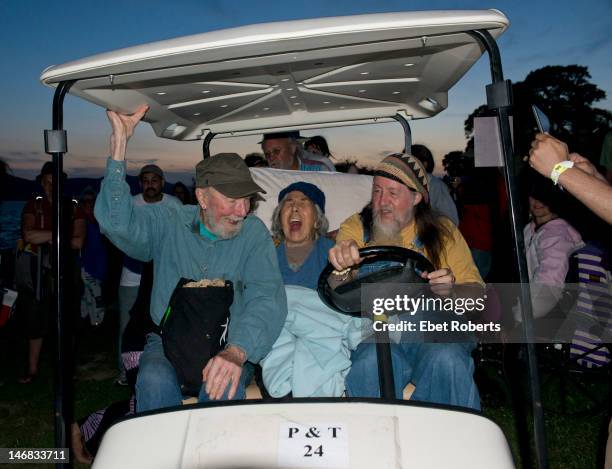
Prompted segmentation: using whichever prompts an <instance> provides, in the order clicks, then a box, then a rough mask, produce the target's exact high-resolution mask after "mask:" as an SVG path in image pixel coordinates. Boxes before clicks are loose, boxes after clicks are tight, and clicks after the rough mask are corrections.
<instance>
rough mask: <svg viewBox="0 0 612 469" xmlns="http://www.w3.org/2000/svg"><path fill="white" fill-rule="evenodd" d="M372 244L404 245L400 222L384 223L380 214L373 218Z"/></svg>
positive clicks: (374, 215)
mask: <svg viewBox="0 0 612 469" xmlns="http://www.w3.org/2000/svg"><path fill="white" fill-rule="evenodd" d="M372 244H375V245H378V246H400V247H401V246H402V236H401V229H400V226H399V222H397V221H396V220H393V223H386V224H385V223H382V222H381V221H380V217H379V216H378V214H373V219H372Z"/></svg>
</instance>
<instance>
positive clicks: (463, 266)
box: [336, 213, 484, 285]
mask: <svg viewBox="0 0 612 469" xmlns="http://www.w3.org/2000/svg"><path fill="white" fill-rule="evenodd" d="M442 223H443V224H444V226H445V227H446V228H447V229H448V230H449V231H450V233H451V237H450V239H447V240H446V243H445V244H444V250H443V252H442V253H441V255H440V263H441V267H440V268H442V269H444V268H447V269H450V270H451V271H452V273H453V275H454V276H455V281H456V282H457V283H480V284H481V285H484V282H483V281H482V278H481V277H480V273H478V269H477V268H476V265H475V264H474V260H473V259H472V253H471V252H470V248H468V245H467V243H466V242H465V239H463V236H462V235H461V232H460V231H459V230H458V229H457V227H456V226H455V225H454V224H453V223H452V222H451V221H450V220H447V219H443V220H442ZM400 235H401V237H402V247H404V248H406V249H411V250H413V251H416V252H418V253H420V254H422V255H424V256H425V257H427V258H428V259H429V255H428V254H427V251H426V249H425V248H424V247H422V246H417V245H416V244H415V238H416V231H415V223H414V221H413V222H412V223H411V224H410V225H408V226H407V227H405V228H404V229H403V230H402V231H401V233H400ZM349 239H352V240H354V241H355V242H356V243H357V246H359V247H360V248H362V247H365V246H366V243H365V242H364V240H363V225H362V224H361V218H360V216H359V214H358V213H356V214H355V215H353V216H351V217H349V218H348V219H346V220H345V221H344V222H343V223H342V225H340V231H339V232H338V236H336V243H339V242H340V241H344V240H349ZM367 245H371V244H370V243H368V244H367Z"/></svg>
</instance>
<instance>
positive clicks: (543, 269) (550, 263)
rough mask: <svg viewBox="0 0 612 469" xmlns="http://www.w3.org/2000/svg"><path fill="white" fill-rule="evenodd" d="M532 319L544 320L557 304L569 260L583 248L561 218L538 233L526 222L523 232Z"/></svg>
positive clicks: (575, 233)
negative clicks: (539, 318)
mask: <svg viewBox="0 0 612 469" xmlns="http://www.w3.org/2000/svg"><path fill="white" fill-rule="evenodd" d="M523 235H524V237H525V251H526V254H527V270H528V271H529V282H530V283H531V301H532V305H533V315H534V317H536V318H538V317H542V316H545V315H546V314H547V313H548V312H549V311H550V310H551V309H552V308H553V307H554V306H555V305H556V304H557V302H558V301H559V299H560V298H561V293H562V291H563V285H564V283H565V276H566V275H567V271H568V269H569V257H570V255H571V254H572V252H574V251H575V250H576V249H578V248H581V247H582V246H584V243H583V242H582V238H581V236H580V234H579V233H578V232H577V231H576V230H575V229H574V227H572V225H570V224H569V223H568V222H566V221H565V220H564V219H563V218H555V219H554V220H551V221H549V222H547V223H545V224H544V225H542V226H540V227H539V228H538V229H537V230H536V227H535V223H534V222H533V221H532V222H529V223H528V224H527V226H525V229H524V230H523Z"/></svg>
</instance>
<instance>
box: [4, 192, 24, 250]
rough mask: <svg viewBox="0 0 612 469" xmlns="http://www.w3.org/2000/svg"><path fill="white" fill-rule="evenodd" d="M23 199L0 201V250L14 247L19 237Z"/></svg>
mask: <svg viewBox="0 0 612 469" xmlns="http://www.w3.org/2000/svg"><path fill="white" fill-rule="evenodd" d="M25 204H26V203H25V201H22V200H20V201H8V202H6V201H5V202H2V203H0V250H2V249H11V248H14V247H15V243H16V241H17V240H18V239H19V238H20V237H21V211H22V210H23V207H24V205H25Z"/></svg>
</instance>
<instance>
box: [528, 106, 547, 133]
mask: <svg viewBox="0 0 612 469" xmlns="http://www.w3.org/2000/svg"><path fill="white" fill-rule="evenodd" d="M531 110H532V111H533V115H534V117H535V120H536V124H538V129H539V130H540V133H542V134H550V120H549V119H548V116H546V114H544V112H542V110H541V109H540V108H539V107H538V106H536V105H535V104H532V105H531Z"/></svg>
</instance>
